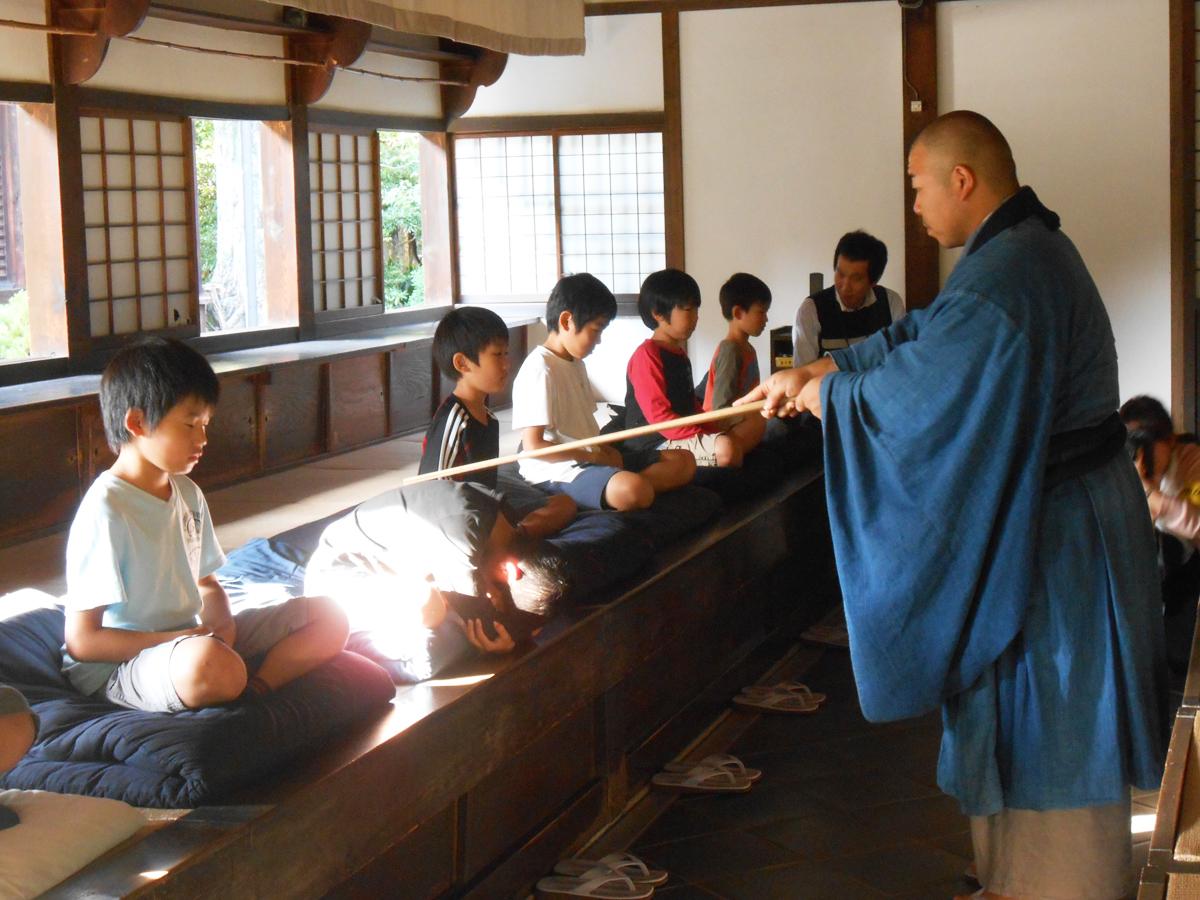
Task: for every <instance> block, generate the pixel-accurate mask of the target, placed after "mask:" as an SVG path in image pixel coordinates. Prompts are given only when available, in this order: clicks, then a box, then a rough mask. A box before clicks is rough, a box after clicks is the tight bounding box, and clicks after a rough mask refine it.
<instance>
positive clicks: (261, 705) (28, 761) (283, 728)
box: [0, 608, 395, 808]
mask: <svg viewBox="0 0 1200 900" xmlns="http://www.w3.org/2000/svg"><path fill="white" fill-rule="evenodd" d="M63 621H64V620H63V613H62V610H61V609H56V608H51V609H38V610H33V611H32V612H27V613H22V614H21V615H19V616H15V617H13V618H11V619H8V620H5V621H3V622H0V683H4V684H11V685H13V686H14V687H16V688H17V689H18V690H20V691H21V693H23V694H24V695H25V696H26V698H28V700H29V702H30V704H31V705H32V706H33V709H34V711H35V712H36V713H37V714H38V716H40V718H41V725H40V728H39V730H38V738H37V742H36V743H35V744H34V745H33V748H32V749H31V750H30V752H29V753H28V754H27V755H26V756H25V758H24V759H23V760H22V761H21V762H20V763H19V764H18V765H17V767H16V768H15V769H13V770H12V771H11V772H8V773H7V774H6V775H4V776H3V777H2V778H0V786H2V787H6V788H24V789H30V788H32V789H40V790H50V791H57V792H59V793H68V794H89V795H91V796H93V797H109V798H112V799H115V800H124V801H125V802H127V803H131V804H133V805H134V806H147V807H161V808H186V807H194V806H198V805H200V804H203V803H208V802H212V801H214V800H217V799H219V798H222V797H225V796H227V795H229V794H230V793H231V792H233V791H235V790H237V789H239V788H242V787H245V786H247V785H250V784H253V783H255V782H257V781H260V780H261V779H263V778H264V777H266V776H269V775H271V774H272V773H274V772H277V771H278V770H279V769H280V768H281V767H283V766H284V764H285V763H287V762H288V761H289V760H291V759H293V758H295V757H298V756H300V755H302V754H307V753H311V752H312V751H313V750H314V749H317V748H319V747H320V746H321V745H322V744H323V743H324V742H326V741H328V740H330V739H333V738H337V737H340V736H341V735H342V734H343V733H344V731H345V729H346V727H347V726H349V725H350V724H351V723H354V722H356V721H358V720H361V719H363V718H365V717H367V716H369V715H370V714H371V713H372V712H373V711H374V710H377V709H380V708H381V707H383V706H384V705H386V704H387V703H388V701H390V700H391V698H392V697H393V695H394V693H395V688H394V687H393V685H392V681H391V679H390V678H389V677H388V675H387V673H386V672H384V671H383V670H382V669H381V668H379V667H378V666H377V665H375V664H374V663H372V662H371V661H369V660H367V659H364V658H363V657H361V656H358V655H357V654H354V653H342V654H340V655H339V656H337V657H335V658H334V659H332V660H330V661H329V662H328V663H326V664H325V665H323V666H321V667H320V668H318V669H315V670H313V671H312V672H309V673H308V674H307V675H305V676H303V677H302V678H298V679H296V680H295V681H293V682H292V683H290V684H288V685H285V686H284V687H283V688H281V689H280V690H279V691H277V692H275V693H273V694H270V695H268V696H266V697H264V698H261V699H258V700H243V701H238V702H236V703H232V704H229V705H227V706H221V707H213V708H210V709H203V710H195V711H192V710H189V711H185V712H180V713H147V712H138V711H136V710H130V709H125V708H123V707H120V706H115V705H113V704H111V703H108V702H107V701H105V700H97V699H94V698H90V697H84V696H82V695H80V694H78V693H76V692H75V691H74V690H72V688H71V686H70V685H69V684H68V683H67V681H66V679H65V678H64V677H63V675H62V673H61V672H60V671H59V662H60V656H59V654H60V648H61V646H62V643H63Z"/></svg>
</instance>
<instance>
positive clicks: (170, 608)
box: [63, 338, 347, 712]
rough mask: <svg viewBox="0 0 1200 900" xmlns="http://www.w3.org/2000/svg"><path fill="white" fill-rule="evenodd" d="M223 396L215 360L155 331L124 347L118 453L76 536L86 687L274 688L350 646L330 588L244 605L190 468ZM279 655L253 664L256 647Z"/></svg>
mask: <svg viewBox="0 0 1200 900" xmlns="http://www.w3.org/2000/svg"><path fill="white" fill-rule="evenodd" d="M219 393H220V385H219V383H218V381H217V376H216V375H215V374H214V373H213V370H212V368H211V367H210V366H209V364H208V361H207V360H206V359H205V358H204V357H203V356H201V355H200V354H199V353H197V352H196V351H195V350H193V349H192V348H191V347H189V346H187V345H186V344H184V343H182V342H180V341H176V340H165V339H163V338H151V339H149V340H145V341H141V342H139V343H137V344H134V345H132V346H129V347H126V348H125V349H123V350H121V351H120V352H119V353H117V355H116V356H114V357H113V359H112V361H111V362H110V363H109V364H108V366H107V367H106V368H105V370H104V376H103V378H102V379H101V382H100V409H101V412H102V414H103V417H104V432H105V436H106V437H107V438H108V443H109V446H110V447H112V448H113V450H114V452H116V454H117V460H116V462H115V463H113V466H112V468H111V469H109V470H108V471H106V472H102V473H100V476H99V477H98V478H97V479H96V481H95V483H93V484H92V486H91V487H90V488H89V489H88V492H87V494H86V495H84V498H83V502H82V503H81V504H80V506H79V512H78V513H76V515H75V519H74V521H73V522H72V523H71V532H70V536H69V537H68V539H67V597H66V643H65V646H64V648H63V671H64V672H65V673H66V675H67V677H68V679H69V680H70V682H71V684H72V685H73V686H74V687H75V689H76V690H78V691H80V692H81V693H84V694H88V695H93V694H94V695H97V696H102V697H105V698H107V699H108V700H110V701H112V702H113V703H118V704H120V705H122V706H128V707H132V708H134V709H141V710H147V711H150V712H177V711H179V710H182V709H189V708H191V709H194V708H198V707H204V706H214V705H217V704H220V703H227V702H229V701H231V700H235V699H237V698H238V697H239V696H241V695H242V694H243V693H246V692H249V693H253V694H263V693H266V692H268V691H271V690H274V689H276V688H278V687H280V686H282V685H284V684H286V683H287V682H289V681H291V680H292V679H294V678H297V677H299V676H300V675H303V674H304V673H305V672H308V671H309V670H310V669H313V668H316V667H317V666H318V665H320V664H321V663H323V662H326V661H327V660H329V659H331V658H332V657H334V656H336V655H337V654H338V653H339V652H341V650H342V648H343V647H344V646H345V644H346V634H347V624H346V616H345V614H344V613H343V612H342V611H341V610H340V609H339V608H338V607H337V606H336V605H335V604H334V603H332V602H331V601H330V600H329V599H328V598H324V597H296V598H293V599H291V600H289V601H287V602H286V603H282V604H278V605H275V606H270V607H264V608H260V609H252V610H245V611H243V612H240V613H238V615H236V616H234V615H233V614H232V612H231V611H230V608H229V597H228V596H227V595H226V594H225V589H224V588H222V587H221V583H220V582H219V581H218V580H217V578H216V576H215V575H214V574H213V573H214V572H215V571H216V570H217V569H218V568H219V567H220V566H221V565H222V564H223V563H224V562H225V554H224V553H222V552H221V547H220V545H219V544H218V543H217V537H216V533H215V531H214V530H213V524H212V519H211V517H210V516H209V513H208V505H207V504H206V503H205V502H204V495H203V494H202V493H201V492H200V489H199V488H198V487H196V485H195V483H194V482H193V481H192V480H191V479H190V478H188V477H187V473H188V472H190V471H191V470H192V469H193V468H194V467H195V465H196V463H198V462H199V461H200V457H201V455H202V454H203V452H204V446H205V444H207V443H208V435H207V429H208V424H209V421H210V419H211V418H212V414H213V409H214V407H215V406H216V403H217V397H218V395H219ZM264 653H265V654H266V656H265V658H264V659H263V662H262V665H260V666H259V668H258V670H257V671H256V672H254V673H253V674H248V673H247V670H246V663H245V658H247V657H256V656H259V655H260V654H264Z"/></svg>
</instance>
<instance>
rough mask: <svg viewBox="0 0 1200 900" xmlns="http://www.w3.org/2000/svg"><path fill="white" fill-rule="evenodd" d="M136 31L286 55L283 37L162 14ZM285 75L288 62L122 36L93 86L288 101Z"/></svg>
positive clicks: (197, 97)
mask: <svg viewBox="0 0 1200 900" xmlns="http://www.w3.org/2000/svg"><path fill="white" fill-rule="evenodd" d="M133 36H134V37H145V38H152V39H154V40H160V41H170V42H172V43H175V44H187V45H190V46H198V47H210V48H215V49H220V50H232V51H236V52H239V53H252V54H258V55H263V56H283V55H284V52H283V38H279V37H272V36H270V35H262V34H249V33H246V32H238V31H234V30H232V29H218V28H207V27H203V26H200V25H183V24H180V23H179V22H169V21H164V20H161V19H153V18H149V19H147V20H146V21H145V23H144V24H143V25H142V27H141V28H139V29H138V30H137V31H136V32H134V35H133ZM284 77H285V76H284V66H283V64H282V63H277V62H266V61H261V60H249V59H238V58H236V57H232V56H218V55H215V54H212V53H197V52H193V51H190V50H173V49H170V48H167V47H157V46H153V45H148V44H138V43H134V42H131V41H123V40H120V39H116V40H114V41H112V42H111V44H110V45H109V48H108V55H107V56H106V57H105V59H104V64H103V65H102V66H101V67H100V71H99V72H97V73H96V75H95V77H93V78H92V79H91V80H90V81H89V82H88V83H87V86H88V87H93V88H105V89H108V90H117V91H132V92H136V93H140V94H159V95H165V96H168V97H188V98H190V99H193V100H225V101H230V102H237V103H264V104H275V105H282V104H285V103H286V102H287V96H286V87H285V82H284Z"/></svg>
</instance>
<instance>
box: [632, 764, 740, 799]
mask: <svg viewBox="0 0 1200 900" xmlns="http://www.w3.org/2000/svg"><path fill="white" fill-rule="evenodd" d="M650 783H651V784H653V785H655V786H656V787H661V788H666V789H667V790H671V791H677V792H679V793H681V794H744V793H746V791H748V790H750V786H751V781H750V779H749V778H740V777H738V776H737V775H734V774H733V773H732V772H731V771H729V770H728V769H714V768H712V767H710V766H693V767H692V768H691V769H689V770H688V771H686V772H659V773H658V774H657V775H655V776H654V777H653V778H651V779H650Z"/></svg>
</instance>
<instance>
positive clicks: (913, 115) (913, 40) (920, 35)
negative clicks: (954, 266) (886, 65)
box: [900, 0, 941, 309]
mask: <svg viewBox="0 0 1200 900" xmlns="http://www.w3.org/2000/svg"><path fill="white" fill-rule="evenodd" d="M900 22H901V26H900V27H901V46H902V48H903V52H902V59H901V66H902V70H901V84H900V87H901V91H902V92H903V103H904V109H903V111H902V115H903V118H904V148H903V158H902V159H901V160H900V164H901V166H900V172H901V176H902V177H903V178H904V303H905V305H906V306H907V307H908V308H909V309H921V308H922V307H925V306H928V305H929V304H930V303H931V302H932V301H933V298H934V297H936V296H937V293H938V289H939V288H940V286H941V280H940V270H939V260H938V245H937V242H936V241H935V240H934V239H933V238H931V237H930V236H929V235H928V234H927V233H926V231H925V226H923V225H922V224H921V220H920V218H919V217H918V216H917V214H916V213H914V212H913V200H914V195H913V190H912V185H911V184H910V183H909V179H908V173H907V158H908V148H909V147H911V146H912V142H913V140H915V139H916V137H917V135H918V134H920V133H921V129H923V128H924V127H925V126H926V125H928V124H929V123H930V122H932V121H933V120H934V119H936V118H937V115H938V108H937V95H938V82H937V0H925V3H924V4H923V5H922V6H920V7H918V8H916V9H901V11H900Z"/></svg>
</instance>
